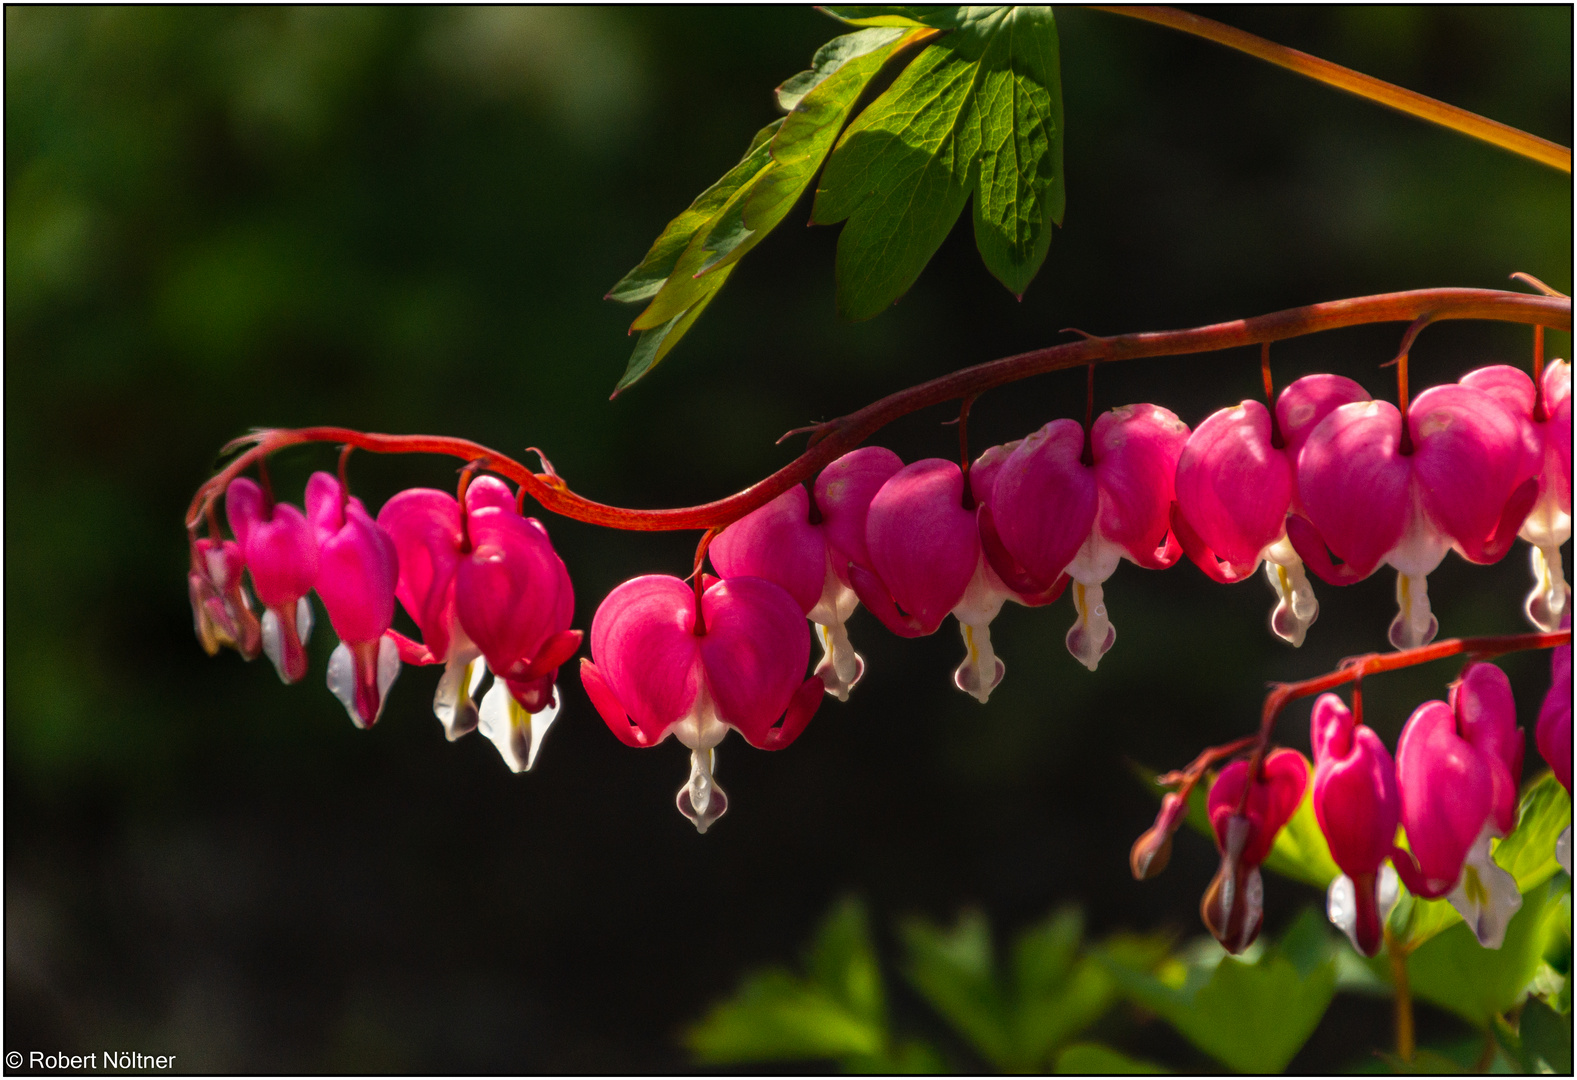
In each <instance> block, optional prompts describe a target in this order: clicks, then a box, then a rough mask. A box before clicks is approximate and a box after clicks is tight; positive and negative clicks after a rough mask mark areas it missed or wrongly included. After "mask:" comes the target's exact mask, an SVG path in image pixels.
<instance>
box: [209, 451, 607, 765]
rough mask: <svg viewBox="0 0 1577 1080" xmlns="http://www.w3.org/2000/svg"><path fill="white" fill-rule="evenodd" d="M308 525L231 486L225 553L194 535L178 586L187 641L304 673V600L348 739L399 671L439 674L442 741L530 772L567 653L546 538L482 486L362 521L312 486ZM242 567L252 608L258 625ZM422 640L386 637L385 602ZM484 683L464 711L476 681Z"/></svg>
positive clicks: (372, 717) (305, 516)
mask: <svg viewBox="0 0 1577 1080" xmlns="http://www.w3.org/2000/svg"><path fill="white" fill-rule="evenodd" d="M305 508H306V510H305V513H303V512H302V510H300V509H298V508H296V507H294V506H291V505H289V504H288V503H281V502H276V501H275V500H274V498H273V495H272V493H271V491H269V490H268V488H267V487H266V486H264V485H259V484H257V483H255V482H254V481H252V480H250V479H248V478H246V477H237V478H236V479H234V480H231V481H230V484H229V486H228V487H227V488H226V490H225V512H226V516H227V517H228V519H229V522H230V528H231V530H232V531H233V532H234V534H235V539H234V540H222V539H219V538H217V537H210V538H196V537H194V538H193V540H192V544H191V553H192V569H191V571H190V573H189V575H188V580H189V585H190V590H191V598H192V611H193V616H194V619H195V620H196V625H197V636H198V639H199V640H200V641H201V642H202V643H203V646H204V647H205V648H206V649H207V650H208V651H209V652H210V653H213V652H216V651H217V650H218V649H219V648H220V647H221V646H229V647H233V648H235V649H236V650H237V651H238V652H240V653H241V654H242V656H244V657H245V658H246V659H248V660H250V659H253V658H255V657H256V656H257V654H258V653H259V652H262V653H265V654H266V655H267V656H268V658H269V659H270V660H271V661H273V664H274V668H275V670H276V671H278V672H279V677H280V678H281V679H282V680H284V681H285V682H286V683H293V682H296V681H297V680H299V679H301V678H302V677H303V676H304V675H306V673H307V654H306V644H307V641H308V639H309V638H310V637H311V634H312V626H313V617H312V606H311V603H310V601H309V600H308V599H307V594H308V593H310V592H313V591H316V592H317V594H318V599H320V600H321V601H322V602H323V607H324V609H325V610H326V611H327V612H328V616H329V621H330V623H332V624H333V627H334V631H335V633H336V634H338V635H339V644H338V645H337V646H336V647H335V649H334V652H333V653H332V654H331V655H330V657H329V664H328V686H329V690H330V691H332V692H333V694H334V696H335V697H337V698H339V700H340V702H341V703H342V704H344V706H345V710H346V712H348V713H349V714H350V718H351V720H352V722H354V723H355V724H356V726H357V727H363V728H366V727H371V726H372V725H373V724H374V723H376V722H377V720H378V717H379V715H380V714H381V713H382V711H383V705H384V701H385V699H386V698H387V696H388V693H389V688H390V686H391V685H392V684H393V683H394V680H395V678H396V676H398V675H399V672H400V666H401V663H402V662H403V663H407V664H443V665H444V673H443V676H442V678H441V679H440V680H439V683H438V692H437V694H436V696H435V697H434V699H433V711H434V712H435V713H436V714H437V716H438V719H439V720H440V721H442V722H443V725H444V730H445V731H446V732H447V734H448V736H449V738H450V739H456V738H459V737H460V736H461V735H464V734H466V733H467V732H469V731H471V730H473V729H475V728H477V727H480V728H481V729H482V730H483V732H484V733H485V734H486V735H487V736H488V737H489V738H490V739H492V740H493V742H494V743H496V744H497V746H498V748H499V752H500V753H501V754H503V756H504V760H505V761H506V762H508V763H509V765H510V767H511V768H512V769H514V770H515V771H516V772H519V771H522V770H524V769H529V768H530V767H531V764H532V762H533V760H534V759H535V757H536V753H537V748H538V746H539V745H540V744H541V741H542V736H543V733H544V732H545V731H546V730H547V727H548V725H549V724H551V723H552V721H553V718H554V716H555V715H556V714H557V711H558V701H557V697H556V695H555V691H554V682H555V680H556V678H557V675H558V668H559V665H561V664H563V663H564V662H565V661H566V660H568V659H569V658H570V657H571V656H572V655H573V654H574V653H575V652H576V651H577V650H578V649H579V648H580V643H581V633H580V631H578V630H571V629H570V626H569V624H570V621H571V619H572V617H573V614H574V607H575V597H574V592H573V591H572V589H571V587H570V580H569V573H568V571H567V570H565V568H564V563H563V561H562V560H560V559H559V557H558V555H557V554H556V553H555V552H554V550H553V546H552V544H551V543H550V542H549V541H548V534H547V530H546V529H544V528H543V527H542V524H541V523H540V522H538V521H536V520H535V519H533V518H526V517H522V516H521V514H520V512H519V510H518V508H517V506H516V501H515V496H514V494H513V493H512V492H511V491H510V490H509V488H508V487H507V486H506V485H505V484H504V483H503V482H502V481H499V480H496V479H494V478H492V477H488V476H483V477H479V478H477V479H476V480H474V481H471V478H470V473H469V472H467V473H466V474H465V476H464V478H463V479H462V481H461V493H460V498H459V499H456V498H455V497H454V496H451V495H449V494H447V493H445V492H442V491H434V490H430V489H426V488H413V489H411V490H409V491H402V492H400V493H399V494H398V495H396V496H394V498H392V499H390V500H389V501H388V502H387V503H386V504H385V505H384V507H383V509H382V510H381V511H379V513H378V516H377V518H376V519H374V518H373V517H372V516H371V515H370V514H368V513H367V509H366V507H365V506H363V505H362V502H361V500H360V499H358V498H356V497H354V496H352V495H351V494H350V492H349V489H348V488H347V486H346V485H345V483H344V481H343V479H342V478H336V477H334V476H332V475H330V474H329V473H325V472H317V473H313V474H312V476H311V478H310V479H308V481H307V488H306V499H305ZM243 570H244V571H245V572H246V573H247V574H248V575H249V576H250V577H251V582H252V591H253V593H255V594H256V596H257V599H258V601H259V602H260V603H261V604H262V606H263V615H262V618H261V620H259V619H258V618H257V616H256V615H254V613H253V609H252V600H251V597H250V596H249V595H248V593H247V590H246V587H245V585H244V584H243V583H242V580H241V579H242V572H243ZM396 599H398V600H399V602H400V605H401V606H402V607H404V608H405V611H406V613H407V614H408V615H410V617H411V619H412V621H413V622H415V624H416V626H417V628H418V629H419V630H420V632H421V640H420V641H416V640H413V639H411V638H409V637H407V636H406V635H404V634H401V633H400V632H398V631H396V630H394V629H392V628H391V625H392V623H393V621H394V604H395V600H396ZM489 669H491V671H492V672H493V675H494V680H493V686H492V688H491V689H490V690H489V691H488V692H487V694H486V696H485V697H484V698H482V700H481V705H480V708H478V706H477V704H476V703H475V701H474V698H475V695H476V693H477V691H478V690H480V689H481V685H482V682H483V680H484V678H485V677H486V675H487V673H488V670H489Z"/></svg>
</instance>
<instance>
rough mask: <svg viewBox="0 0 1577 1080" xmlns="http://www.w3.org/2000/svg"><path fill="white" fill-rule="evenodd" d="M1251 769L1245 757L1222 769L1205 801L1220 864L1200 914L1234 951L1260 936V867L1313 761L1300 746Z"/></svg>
mask: <svg viewBox="0 0 1577 1080" xmlns="http://www.w3.org/2000/svg"><path fill="white" fill-rule="evenodd" d="M1248 769H1249V766H1248V762H1246V761H1234V762H1233V763H1232V764H1230V765H1228V766H1227V767H1226V768H1224V769H1222V770H1221V775H1220V776H1218V777H1216V782H1215V783H1214V784H1212V785H1211V787H1210V797H1209V798H1208V799H1206V801H1205V807H1206V810H1207V811H1208V813H1209V815H1210V827H1211V829H1212V830H1213V831H1214V832H1215V835H1216V848H1217V850H1219V851H1220V852H1221V866H1220V868H1219V869H1217V870H1216V876H1215V877H1214V878H1213V879H1212V880H1211V882H1210V887H1209V888H1207V889H1206V890H1205V895H1204V899H1203V900H1202V901H1201V902H1200V905H1199V913H1200V915H1201V916H1202V917H1203V918H1204V921H1205V926H1206V927H1208V928H1209V930H1210V932H1211V933H1212V934H1214V935H1215V938H1216V940H1217V941H1219V942H1221V946H1222V948H1224V949H1226V950H1227V951H1228V952H1230V953H1240V952H1242V951H1243V950H1244V949H1246V948H1248V947H1249V946H1250V945H1252V944H1253V943H1254V939H1255V938H1257V937H1258V936H1259V930H1260V924H1261V922H1262V921H1263V920H1264V915H1265V885H1264V882H1263V881H1262V880H1261V878H1260V874H1259V866H1260V864H1261V863H1262V862H1264V861H1265V857H1266V856H1267V855H1269V854H1270V848H1271V845H1272V844H1273V843H1275V840H1276V834H1277V833H1278V832H1280V831H1281V829H1282V826H1284V825H1286V824H1287V822H1288V821H1290V820H1292V815H1293V813H1294V812H1296V811H1297V809H1298V804H1299V803H1301V802H1302V801H1303V791H1304V788H1306V787H1307V786H1308V782H1309V763H1308V761H1306V760H1305V759H1304V757H1303V755H1302V754H1300V753H1298V752H1297V751H1296V750H1276V751H1273V752H1272V753H1270V754H1269V755H1267V756H1266V758H1265V761H1264V763H1263V765H1262V766H1261V769H1260V775H1259V777H1257V778H1256V779H1254V780H1253V781H1252V782H1250V780H1249V772H1248ZM1245 788H1247V797H1246V798H1245V796H1244V789H1245Z"/></svg>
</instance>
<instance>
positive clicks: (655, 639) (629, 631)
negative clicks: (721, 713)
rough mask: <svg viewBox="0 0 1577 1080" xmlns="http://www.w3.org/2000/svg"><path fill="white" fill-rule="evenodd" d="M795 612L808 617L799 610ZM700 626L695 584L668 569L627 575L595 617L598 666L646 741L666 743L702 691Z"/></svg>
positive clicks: (593, 639) (594, 646) (594, 651)
mask: <svg viewBox="0 0 1577 1080" xmlns="http://www.w3.org/2000/svg"><path fill="white" fill-rule="evenodd" d="M790 603H792V601H790ZM795 617H796V619H800V621H801V622H802V623H803V619H802V618H801V617H800V616H799V613H798V612H797V611H796V612H795ZM694 625H695V596H694V594H693V593H692V592H691V590H690V586H688V585H686V584H685V583H684V582H682V581H680V580H679V579H678V578H675V577H668V576H666V575H660V574H649V575H647V576H645V577H638V578H634V579H632V580H630V581H626V582H625V583H624V584H622V585H620V586H619V587H618V588H616V589H614V590H613V591H612V592H611V593H609V594H608V596H607V598H606V599H605V600H603V602H602V605H601V606H600V607H598V609H597V614H596V615H595V616H594V617H593V618H592V621H591V655H592V659H593V660H594V661H595V662H596V670H597V671H598V672H599V673H600V675H601V678H602V681H603V683H604V684H605V686H606V687H607V689H608V690H609V691H610V692H611V693H612V694H613V696H614V697H615V698H616V699H617V700H618V702H619V703H620V705H621V707H622V708H623V709H624V710H625V711H626V712H627V713H628V714H629V716H630V718H631V719H632V720H634V721H635V724H636V726H637V727H639V728H640V729H641V734H642V736H643V737H644V740H645V743H646V745H652V744H655V743H657V742H660V741H661V740H662V738H663V737H664V736H665V735H667V734H668V729H669V727H670V726H671V725H672V724H673V723H674V722H675V721H677V720H680V719H683V718H684V717H685V716H686V715H688V714H689V713H690V711H691V709H692V708H693V707H694V705H695V699H696V696H697V695H698V694H699V693H700V690H701V668H700V663H701V647H700V642H701V640H702V639H701V638H698V637H696V636H695V634H694V633H692V632H691V631H692V628H693V627H694ZM584 677H585V665H582V679H583V680H584ZM588 692H590V687H589V685H588ZM594 700H595V699H594ZM599 708H600V706H599ZM603 715H604V718H605V719H606V718H607V715H608V714H607V712H606V711H604V712H603ZM609 725H610V727H611V726H613V725H612V721H611V720H610V721H609Z"/></svg>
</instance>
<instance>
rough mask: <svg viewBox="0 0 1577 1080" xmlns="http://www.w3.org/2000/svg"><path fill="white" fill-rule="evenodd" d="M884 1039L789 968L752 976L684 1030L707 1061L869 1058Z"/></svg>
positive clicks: (699, 1058)
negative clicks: (792, 973) (787, 970)
mask: <svg viewBox="0 0 1577 1080" xmlns="http://www.w3.org/2000/svg"><path fill="white" fill-rule="evenodd" d="M885 1041H886V1039H885V1033H884V1032H883V1031H882V1030H881V1028H880V1026H879V1025H876V1024H873V1023H871V1022H870V1021H868V1020H866V1019H864V1018H862V1017H859V1016H856V1015H854V1014H853V1013H851V1012H850V1011H849V1010H848V1009H847V1008H846V1007H845V1006H844V1005H843V1004H842V1003H841V1002H838V1001H835V1000H833V999H832V998H831V997H830V996H829V995H828V994H827V993H826V992H825V991H823V990H822V989H821V988H820V987H817V986H812V985H809V984H807V983H806V982H805V981H804V980H802V979H798V978H796V977H795V976H793V975H791V974H789V973H788V972H786V971H765V972H761V973H759V974H756V975H752V976H750V977H749V978H748V979H746V980H745V983H744V985H743V986H742V987H741V988H740V990H739V992H738V993H737V994H735V995H734V997H733V998H731V999H730V1000H728V1001H724V1002H722V1003H720V1004H718V1005H715V1006H713V1008H712V1010H711V1011H710V1012H709V1013H707V1014H706V1016H705V1017H703V1018H702V1019H701V1021H700V1022H699V1023H698V1024H696V1025H695V1026H694V1027H693V1028H691V1029H690V1030H689V1031H688V1032H687V1033H686V1034H685V1044H686V1045H687V1046H688V1047H689V1049H690V1052H691V1053H692V1054H694V1055H695V1057H696V1060H697V1061H700V1062H702V1063H703V1064H708V1065H730V1064H738V1063H742V1062H752V1061H792V1060H801V1059H805V1058H831V1059H834V1060H839V1059H842V1058H846V1057H852V1056H870V1055H875V1054H878V1053H880V1052H881V1050H882V1048H883V1044H884V1043H885Z"/></svg>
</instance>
